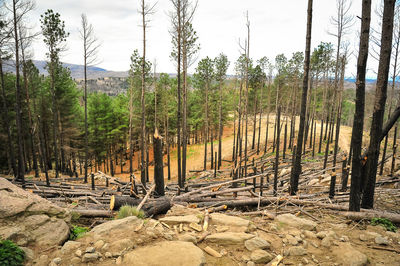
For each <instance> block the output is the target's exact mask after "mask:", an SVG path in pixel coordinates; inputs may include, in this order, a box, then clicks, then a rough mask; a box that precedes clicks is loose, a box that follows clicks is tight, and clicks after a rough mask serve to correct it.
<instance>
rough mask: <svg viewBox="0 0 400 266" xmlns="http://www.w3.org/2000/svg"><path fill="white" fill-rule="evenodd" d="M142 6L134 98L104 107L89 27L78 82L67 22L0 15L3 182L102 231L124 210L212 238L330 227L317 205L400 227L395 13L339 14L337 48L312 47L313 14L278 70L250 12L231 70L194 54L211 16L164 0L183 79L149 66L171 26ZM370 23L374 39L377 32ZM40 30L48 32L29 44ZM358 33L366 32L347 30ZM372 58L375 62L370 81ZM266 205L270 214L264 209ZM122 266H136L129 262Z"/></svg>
mask: <svg viewBox="0 0 400 266" xmlns="http://www.w3.org/2000/svg"><path fill="white" fill-rule="evenodd" d="M137 2H138V3H136V5H137V7H138V11H137V12H138V14H139V17H140V20H141V21H140V28H139V29H140V35H141V40H142V47H136V48H135V47H132V50H133V52H132V54H131V56H130V69H129V72H128V77H127V88H125V87H124V88H122V87H121V88H118V89H115V91H114V92H113V91H111V92H110V91H107V93H106V92H102V91H101V90H100V91H99V90H97V91H91V90H90V84H92V83H91V81H90V77H89V76H88V73H87V72H88V67H90V66H96V65H98V64H99V63H100V61H101V58H100V56H99V51H101V49H102V46H101V40H99V39H98V38H97V36H96V25H92V24H91V22H90V18H88V17H87V16H86V15H85V14H84V13H82V15H81V20H80V21H79V22H76V27H78V28H79V38H80V39H79V40H80V42H81V48H82V51H81V53H82V62H84V63H83V68H82V70H83V76H84V78H83V79H82V80H81V81H77V80H75V79H73V78H72V77H71V70H70V69H69V68H68V67H66V66H64V65H63V59H62V56H63V54H64V53H65V51H66V49H67V44H68V42H69V39H70V38H71V36H70V33H69V32H68V31H67V29H66V27H65V22H64V18H63V12H62V10H53V9H48V10H47V11H45V12H44V13H43V14H42V15H41V16H40V20H39V21H30V13H31V12H33V10H35V8H36V4H35V2H34V1H33V0H6V1H2V2H1V11H0V79H1V114H2V115H1V116H2V117H1V121H0V177H4V178H6V179H7V180H9V181H11V182H12V183H13V184H15V185H17V186H19V187H20V188H22V189H24V190H26V191H28V192H31V193H33V194H37V195H39V196H41V197H44V198H46V199H48V200H50V201H51V202H53V203H55V204H56V205H59V206H61V207H63V208H69V207H70V205H69V204H72V203H74V204H77V205H78V208H75V206H74V207H73V208H75V209H76V212H77V213H78V214H79V215H80V216H81V217H85V218H86V219H91V220H90V221H93V224H92V226H94V225H95V224H96V223H98V224H102V223H104V222H105V220H104V219H108V218H110V217H114V214H113V212H112V211H117V210H118V209H120V208H122V206H123V205H126V204H127V205H131V206H135V208H136V209H135V210H137V211H138V212H139V211H140V210H141V209H142V210H143V211H144V214H145V215H146V216H148V217H153V215H155V216H157V215H160V214H164V213H166V212H167V211H168V210H169V209H171V208H174V207H172V206H173V205H174V203H177V204H178V205H179V204H186V205H185V206H189V207H188V208H192V207H191V206H192V205H195V207H194V208H197V209H196V210H199V211H204V210H206V213H205V216H204V217H203V218H202V221H203V222H204V225H201V226H202V229H201V228H200V231H201V230H203V231H205V232H207V228H208V226H209V225H208V215H209V213H215V215H216V213H217V212H218V211H222V212H224V211H225V210H226V209H229V210H230V211H231V214H232V215H237V212H243V213H244V215H246V214H245V213H246V211H247V212H248V214H247V215H262V217H264V216H265V215H266V216H269V219H271V217H272V219H274V218H275V219H277V217H278V215H279V214H280V213H296V212H297V211H296V210H297V209H296V208H295V207H293V206H302V207H301V208H300V209H299V213H302V214H303V215H306V216H305V217H308V218H310V217H311V218H312V219H313V220H314V221H317V222H321V219H323V217H325V216H324V215H322V214H321V216H318V215H317V214H316V213H314V211H315V212H316V210H315V206H319V207H320V208H322V209H326V210H327V211H328V210H331V211H332V210H335V211H336V212H340V213H341V215H344V217H346V218H347V219H349V220H357V221H359V220H363V219H364V220H365V219H367V220H368V221H369V220H370V219H371V218H373V219H374V218H375V219H378V218H379V219H384V220H385V221H389V222H390V221H391V222H390V223H391V224H392V222H393V224H396V223H397V224H398V223H400V209H399V205H398V200H399V197H400V193H399V191H398V185H399V184H400V181H399V175H400V172H399V170H400V165H399V164H398V151H397V142H398V118H399V117H400V94H399V89H398V78H399V73H400V71H399V70H400V66H399V62H398V59H399V52H400V50H399V48H400V47H399V45H400V2H399V1H395V0H382V1H376V2H379V3H374V1H371V0H362V1H358V2H360V4H361V3H362V8H361V10H362V13H361V14H358V15H355V14H353V13H351V12H350V8H351V6H352V4H353V5H354V4H355V3H352V1H351V0H336V1H335V2H336V10H333V12H332V17H331V19H330V21H331V22H330V23H331V29H333V30H331V31H329V32H328V33H327V34H329V35H330V36H331V37H333V38H334V39H335V41H334V42H325V41H320V42H319V43H318V44H317V45H316V46H315V47H312V38H313V36H312V25H313V23H317V22H315V21H313V11H314V12H315V10H313V0H308V1H306V2H307V5H308V9H307V10H304V12H305V11H307V21H304V22H303V23H304V27H305V28H306V36H304V37H305V38H304V39H305V47H304V50H301V51H297V52H294V53H292V54H283V53H280V54H278V53H277V54H276V56H275V57H267V56H263V57H261V58H254V57H252V50H251V47H252V43H251V40H252V38H251V37H252V36H251V27H252V25H253V24H251V22H252V16H251V13H249V12H247V13H245V16H244V17H243V27H244V28H245V29H246V36H242V37H243V38H242V39H239V41H238V43H237V44H236V45H237V46H238V51H239V52H238V55H237V57H236V60H232V61H230V60H229V58H228V56H227V55H226V54H224V51H219V52H218V53H219V55H218V56H216V57H208V56H206V57H204V58H199V56H198V54H199V51H200V49H201V41H202V40H201V39H200V38H199V37H198V34H197V32H196V25H195V23H194V17H195V15H196V11H197V8H198V5H202V3H201V2H200V1H199V2H198V1H194V0H170V1H169V2H170V10H168V18H169V21H170V25H168V26H166V29H165V30H168V31H169V34H170V42H171V44H172V47H173V48H172V51H170V54H169V55H167V56H169V59H170V60H171V61H172V62H173V63H174V66H175V67H176V68H175V69H174V70H171V73H176V74H169V73H159V72H157V69H156V66H157V64H156V62H152V61H151V60H150V59H149V58H150V57H149V55H148V54H147V50H146V47H147V46H148V45H149V44H148V42H149V40H148V39H147V38H146V36H147V35H146V34H147V33H148V31H149V30H152V28H151V23H152V18H153V17H154V16H156V15H157V13H159V12H161V11H160V10H157V3H156V2H155V1H149V0H141V1H137ZM358 2H357V3H358ZM373 4H377V5H376V7H374V5H373ZM299 12H300V11H299ZM371 12H375V16H377V17H378V18H379V22H378V23H379V26H380V29H376V28H373V27H372V26H371ZM32 23H38V24H39V25H40V29H41V31H40V32H34V31H32V25H31V24H32ZM252 23H253V22H252ZM355 25H357V26H356V27H357V30H358V32H357V34H355V33H353V32H351V31H350V28H351V27H353V26H354V27H355ZM350 34H354V35H356V38H355V39H356V42H355V43H350V42H349V41H348V39H347V38H346V36H348V35H350ZM318 41H319V40H318ZM39 42H41V44H42V45H43V46H44V47H46V51H47V52H46V56H47V58H46V62H47V63H46V67H45V69H46V71H47V74H40V72H39V69H38V67H37V66H36V65H35V64H34V61H33V60H34V48H33V47H34V45H33V44H34V43H39ZM353 47H354V48H353ZM351 58H356V60H357V68H356V71H357V73H356V75H355V76H354V77H352V73H349V72H347V70H348V67H349V62H350V60H351ZM368 60H375V61H376V62H378V68H377V69H374V70H372V71H373V72H374V73H375V76H376V80H373V81H370V80H368V78H367V71H368V69H367V61H368ZM190 67H193V69H194V71H193V72H190V71H189V69H190ZM229 69H233V72H234V73H231V72H230V70H229ZM353 78H354V80H355V82H354V81H353ZM120 84H125V83H123V82H121V83H120ZM313 180H315V182H314V181H313ZM321 180H325V181H321ZM323 182H325V183H323ZM1 190H2V188H0V191H1ZM21 193H22V192H21ZM217 195H218V196H217ZM222 195H225V197H222ZM79 197H81V198H79ZM0 198H1V197H0ZM67 198H68V200H67ZM83 198H84V199H85V202H86V203H81V201H82V200H83ZM4 199H5V198H4ZM75 200H76V201H75ZM88 200H89V201H92V203H88ZM271 202H274V203H273V204H274V206H275V205H276V207H273V206H272V207H271V206H270V207H271V208H270V209H267V207H268V206H269V205H271V204H272V203H271ZM1 204H3V202H2V203H1ZM85 204H86V205H85ZM280 205H283V207H277V206H280ZM286 205H287V206H286ZM313 205H314V207H311V210H308V211H306V210H305V208H310V206H313ZM68 206H69V207H68ZM263 206H265V207H263ZM285 206H286V207H285ZM290 206H292V207H290ZM307 206H308V207H307ZM79 207H80V208H79ZM109 207H110V208H111V211H110V210H109ZM274 208H275V209H274ZM280 208H283V209H284V208H288V211H286V212H285V211H283V212H282V211H281V209H280ZM291 208H294V209H291ZM303 208H304V209H303ZM312 208H314V209H312ZM0 209H1V208H0ZM278 209H280V211H281V212H279V211H278ZM372 209H373V210H372ZM171 210H172V209H171ZM235 213H236V214H235ZM310 213H313V214H310ZM1 215H2V214H1V212H0V218H1V217H2V216H1ZM118 215H119V214H118ZM210 215H211V214H210ZM136 216H138V215H137V214H136ZM138 217H139V216H138ZM316 217H319V218H316ZM166 218H168V216H166V217H165V218H161V219H160V221H161V220H162V219H166ZM266 219H267V218H266ZM99 220H101V222H98V221H99ZM216 220H217V218H216V217H214V218H213V217H212V218H211V219H210V223H211V221H216ZM163 221H164V222H165V223H166V224H168V222H167V219H166V220H163ZM164 222H161V224H164ZM81 223H83V224H84V223H85V222H84V221H81ZM86 223H87V221H86ZM183 223H185V222H183ZM195 223H196V222H195ZM89 224H90V223H89ZM166 224H165V228H168V230H169V229H170V226H168V225H166ZM156 225H157V224H156ZM156 225H155V226H156ZM178 225H179V222H178ZM155 226H154V227H155ZM180 226H182V223H181V224H180ZM190 226H192V224H190ZM161 227H163V226H161ZM171 228H172V227H171ZM191 228H192V227H191ZM138 230H140V229H138ZM171 230H172V229H171ZM175 230H178V229H175ZM182 230H183V229H182V228H181V229H179V232H181V231H182ZM193 230H195V231H196V230H197V229H194V228H193ZM259 230H261V231H262V229H259ZM263 230H264V229H263ZM200 231H197V232H200ZM209 231H210V229H209ZM135 232H136V231H135ZM193 232H194V231H193ZM246 232H247V231H246ZM208 234H210V232H208ZM304 234H305V233H304ZM211 235H212V234H211ZM2 237H4V235H2V234H0V240H1V238H2ZM208 237H209V236H208V235H207V236H204V237H203V238H202V237H200V240H199V243H200V242H201V241H203V240H204V239H206V240H207V238H208ZM318 238H319V237H318ZM360 238H361V236H360ZM399 239H400V238H399ZM289 241H290V240H289ZM0 243H1V242H0ZM376 243H377V242H376ZM399 243H400V242H399ZM395 244H396V243H394V244H393V247H392V249H393V250H395V251H394V252H395V254H396V252H397V254H398V253H399V249H398V248H399V247H398V244H396V245H397V246H395ZM207 247H208V246H207ZM246 247H247V246H246ZM208 248H209V247H208ZM210 249H213V248H210ZM214 249H215V247H214ZM376 249H379V248H376ZM389 249H390V248H386V251H388V250H389ZM204 250H205V249H204ZM393 250H392V251H390V250H389V251H388V252H393ZM205 251H206V252H207V253H208V254H211V255H212V253H213V252H214V251H215V250H214V251H211V252H210V251H209V250H208V251H207V250H205ZM215 252H217V251H215ZM89 253H90V252H87V253H86V254H85V255H87V254H89ZM217 253H218V252H217ZM220 253H221V252H220ZM220 253H218V254H219V255H221V254H220ZM289 253H290V251H289ZM94 254H96V253H94ZM128 254H129V253H128ZM213 254H214V255H215V253H213ZM214 255H212V256H214ZM106 256H107V255H106ZM207 256H208V255H207ZM78 257H79V258H80V256H78ZM214 257H218V258H219V256H218V255H215V256H214ZM272 257H274V258H275V259H277V258H278V256H277V257H275V256H272ZM272 257H271V260H272ZM251 258H252V260H253V261H255V259H253V253H252V255H251ZM122 259H123V260H124V261H125V260H126V261H125V264H126V265H130V264H129V263H128V261H129V260H128V256H126V255H125V256H121V260H122ZM63 260H64V258H63ZM271 260H269V261H271ZM281 260H282V259H280V258H278V262H277V264H274V265H278V264H279V263H280V261H281ZM88 261H89V260H86V261H84V256H83V257H82V262H88ZM117 261H118V259H117ZM269 261H268V262H269ZM0 262H1V255H0ZM207 262H209V261H208V260H207ZM314 262H315V261H314ZM209 263H211V262H209ZM226 263H227V262H226ZM265 263H266V262H265ZM303 263H304V262H303ZM0 264H1V263H0ZM227 264H228V263H227ZM6 265H7V264H6ZM10 265H13V264H10ZM15 265H18V264H15ZM143 265H145V264H143ZM171 265H172V264H171ZM176 265H177V264H176ZM182 265H184V264H182ZM199 265H200V264H199ZM247 265H249V264H247ZM352 265H353V264H352ZM354 265H356V264H354ZM357 265H365V264H357Z"/></svg>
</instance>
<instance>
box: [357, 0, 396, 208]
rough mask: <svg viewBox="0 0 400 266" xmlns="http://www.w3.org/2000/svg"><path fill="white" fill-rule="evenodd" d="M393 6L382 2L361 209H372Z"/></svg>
mask: <svg viewBox="0 0 400 266" xmlns="http://www.w3.org/2000/svg"><path fill="white" fill-rule="evenodd" d="M394 4H395V0H385V1H384V10H383V21H382V37H381V51H380V58H379V67H378V78H377V82H376V91H375V104H374V112H373V114H372V123H371V132H370V145H369V153H368V155H367V163H366V173H365V176H364V178H365V180H366V184H365V189H364V193H363V199H362V207H363V208H366V209H372V208H373V207H374V193H375V181H376V172H377V166H378V159H379V148H380V142H381V134H382V126H383V116H384V113H385V103H386V97H387V95H386V94H387V85H388V74H389V67H390V57H391V52H392V38H393V17H394Z"/></svg>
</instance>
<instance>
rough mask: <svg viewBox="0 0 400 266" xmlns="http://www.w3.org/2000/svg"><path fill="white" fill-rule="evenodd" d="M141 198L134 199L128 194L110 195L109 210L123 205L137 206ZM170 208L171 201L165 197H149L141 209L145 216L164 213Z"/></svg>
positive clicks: (117, 208)
mask: <svg viewBox="0 0 400 266" xmlns="http://www.w3.org/2000/svg"><path fill="white" fill-rule="evenodd" d="M141 201H142V199H135V198H132V197H129V196H111V200H110V210H114V211H116V210H119V208H121V207H122V206H124V205H129V206H138V205H139V204H140V202H141ZM170 208H171V201H170V199H169V198H167V197H161V198H157V199H149V201H147V202H146V203H145V204H144V205H143V207H142V209H143V211H144V212H145V214H146V215H147V216H152V215H158V214H164V213H166V212H167V211H168V210H169V209H170Z"/></svg>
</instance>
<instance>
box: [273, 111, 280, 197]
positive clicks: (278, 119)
mask: <svg viewBox="0 0 400 266" xmlns="http://www.w3.org/2000/svg"><path fill="white" fill-rule="evenodd" d="M280 122H281V107H280V106H279V107H278V114H277V124H278V126H277V127H276V130H277V138H276V153H275V163H274V196H275V197H276V196H277V193H278V167H279V139H280V137H279V136H280V126H279V125H280Z"/></svg>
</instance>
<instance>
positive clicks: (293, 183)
mask: <svg viewBox="0 0 400 266" xmlns="http://www.w3.org/2000/svg"><path fill="white" fill-rule="evenodd" d="M312 5H313V0H308V9H307V35H306V49H305V59H304V76H303V93H302V97H301V110H300V125H299V132H298V136H297V149H296V156H295V160H294V162H293V171H292V174H291V178H290V194H291V195H295V194H296V193H297V190H298V184H299V176H300V174H301V154H302V149H301V148H302V147H303V138H304V125H305V120H306V108H307V90H308V78H309V70H310V50H311V28H312Z"/></svg>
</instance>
